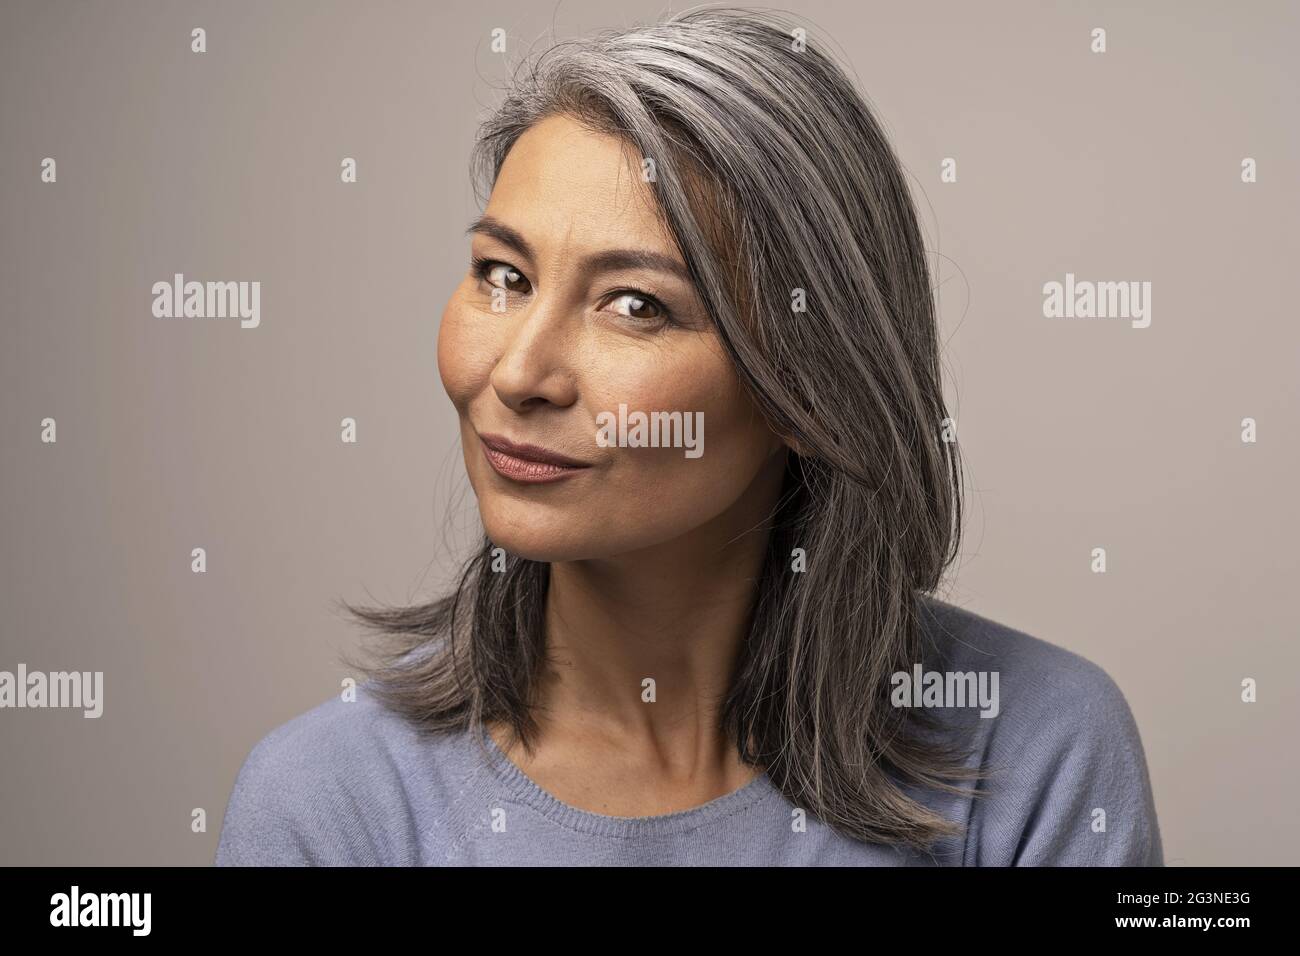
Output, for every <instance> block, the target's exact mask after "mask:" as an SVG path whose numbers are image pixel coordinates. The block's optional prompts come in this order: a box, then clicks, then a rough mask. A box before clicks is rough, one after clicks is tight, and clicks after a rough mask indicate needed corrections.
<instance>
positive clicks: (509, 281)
mask: <svg viewBox="0 0 1300 956" xmlns="http://www.w3.org/2000/svg"><path fill="white" fill-rule="evenodd" d="M474 274H475V275H477V276H478V277H479V278H480V279H483V280H484V281H486V282H487V284H488V285H490V286H494V287H495V288H498V289H503V290H505V291H506V292H521V293H522V292H528V291H529V289H530V286H529V285H528V280H527V279H526V278H524V274H523V273H522V272H520V271H519V270H518V269H516V268H515V267H514V266H512V265H510V264H508V263H505V262H494V261H492V260H490V259H477V260H475V262H474Z"/></svg>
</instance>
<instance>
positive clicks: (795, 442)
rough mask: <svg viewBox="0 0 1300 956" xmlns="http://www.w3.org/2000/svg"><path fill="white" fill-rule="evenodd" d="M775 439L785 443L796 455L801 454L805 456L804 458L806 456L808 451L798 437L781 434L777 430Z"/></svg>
mask: <svg viewBox="0 0 1300 956" xmlns="http://www.w3.org/2000/svg"><path fill="white" fill-rule="evenodd" d="M776 439H777V441H778V442H780V443H781V444H782V445H785V447H786V448H789V449H790V450H791V451H792V452H794V453H795V454H796V455H799V456H801V457H805V458H806V457H807V455H808V452H807V450H806V448H805V446H804V444H803V443H802V442H801V441H799V439H798V438H796V437H794V436H793V435H783V434H781V433H779V432H777V433H776Z"/></svg>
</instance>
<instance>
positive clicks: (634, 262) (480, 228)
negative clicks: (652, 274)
mask: <svg viewBox="0 0 1300 956" xmlns="http://www.w3.org/2000/svg"><path fill="white" fill-rule="evenodd" d="M465 233H466V235H469V234H471V233H479V234H480V235H484V236H491V237H492V238H493V239H496V240H497V241H498V242H501V243H503V244H505V245H507V246H509V247H510V248H511V249H514V250H515V251H516V252H518V253H519V254H520V255H521V256H524V257H525V258H526V259H528V260H529V261H531V262H536V261H537V256H536V255H534V253H533V247H532V246H530V245H529V244H528V240H527V239H525V238H524V237H523V236H522V235H521V234H520V233H519V231H518V230H516V229H513V228H511V227H510V226H507V225H506V224H505V223H504V222H502V221H501V220H499V219H494V218H493V217H492V216H486V215H484V216H480V217H478V218H477V219H475V220H474V221H473V222H472V223H470V224H469V228H468V229H466V230H465ZM577 267H578V269H579V270H580V271H581V272H586V273H600V272H615V271H618V270H620V269H652V270H655V271H657V272H666V273H668V274H669V275H671V276H675V277H676V278H678V279H680V280H682V281H683V282H690V281H691V274H690V272H688V271H687V269H686V266H685V264H684V263H682V262H681V261H680V260H679V259H677V258H675V257H673V256H668V255H664V254H663V253H661V252H651V251H649V250H646V249H605V250H603V251H601V252H593V253H591V254H590V255H588V256H585V257H583V258H582V259H581V260H580V261H579V262H578V263H577Z"/></svg>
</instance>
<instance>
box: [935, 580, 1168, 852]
mask: <svg viewBox="0 0 1300 956" xmlns="http://www.w3.org/2000/svg"><path fill="white" fill-rule="evenodd" d="M921 606H922V613H921V617H922V627H923V647H924V651H923V657H924V663H923V664H922V666H921V667H920V668H919V669H918V674H919V675H921V677H922V679H923V680H928V682H929V685H930V686H931V688H933V687H935V686H937V685H938V683H939V681H942V682H943V687H944V691H943V692H942V694H941V695H940V696H942V703H943V705H944V706H943V707H942V708H941V709H942V712H943V715H944V716H945V717H946V718H949V719H950V721H951V722H952V723H954V724H956V725H957V726H959V727H960V728H962V729H963V730H964V731H966V732H967V733H968V739H971V738H972V737H973V740H974V748H975V750H976V752H977V753H978V754H979V755H980V758H981V766H982V767H983V768H984V769H985V770H986V771H987V772H989V773H990V777H989V778H988V780H987V781H985V782H984V783H982V784H981V786H980V790H981V791H983V792H982V794H981V796H979V797H977V798H976V799H975V801H974V802H973V804H972V808H971V820H970V832H969V833H968V836H967V840H966V856H967V860H966V862H968V863H970V864H974V865H1011V864H1026V863H1028V864H1087V865H1106V864H1111V865H1115V864H1123V865H1161V864H1162V862H1163V861H1162V849H1161V840H1160V831H1159V827H1158V824H1157V821H1156V813H1155V805H1154V799H1153V793H1152V787H1151V781H1150V776H1149V772H1148V769H1147V765H1146V757H1145V752H1144V748H1143V745H1142V739H1141V735H1140V733H1139V731H1138V726H1137V722H1136V720H1135V718H1134V716H1133V711H1132V709H1131V707H1130V705H1129V702H1128V699H1127V698H1126V697H1125V695H1124V693H1123V691H1121V689H1120V687H1119V685H1118V684H1117V683H1116V682H1115V680H1114V679H1113V678H1112V677H1111V676H1110V674H1108V673H1107V672H1106V671H1105V670H1104V669H1103V668H1102V667H1100V666H1099V665H1097V664H1095V663H1094V662H1092V661H1091V660H1088V659H1087V658H1085V657H1083V656H1082V655H1080V654H1077V653H1075V652H1073V651H1070V650H1067V649H1066V648H1064V647H1061V646H1059V645H1056V644H1053V643H1051V642H1049V641H1047V640H1045V639H1043V638H1041V637H1037V636H1034V635H1031V634H1029V633H1026V632H1025V631H1023V630H1019V629H1017V628H1014V627H1011V626H1009V625H1006V624H1002V623H999V622H997V621H995V620H992V619H990V618H988V617H985V616H983V615H980V614H977V613H975V612H973V611H970V610H967V609H965V608H961V607H958V606H956V605H954V604H951V603H948V602H946V601H942V600H939V599H937V598H934V597H930V596H926V597H923V598H922V599H921ZM929 674H934V675H938V676H937V677H927V676H926V675H929ZM914 676H915V675H914ZM913 683H915V680H913ZM962 687H965V688H966V689H967V690H968V691H969V690H970V689H971V688H973V689H974V691H975V696H976V700H975V703H974V704H973V705H972V704H971V703H970V701H969V697H970V696H971V695H970V694H969V693H967V698H968V700H967V702H966V706H964V707H963V706H960V704H961V703H962V702H961V701H960V700H955V699H954V697H953V695H952V693H949V690H950V689H953V690H957V689H959V688H962Z"/></svg>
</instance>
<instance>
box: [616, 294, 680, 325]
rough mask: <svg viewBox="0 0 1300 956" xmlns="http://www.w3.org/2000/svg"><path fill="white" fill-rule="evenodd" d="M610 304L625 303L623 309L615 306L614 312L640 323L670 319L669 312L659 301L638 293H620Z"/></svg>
mask: <svg viewBox="0 0 1300 956" xmlns="http://www.w3.org/2000/svg"><path fill="white" fill-rule="evenodd" d="M610 303H611V304H614V303H624V305H623V307H622V308H619V307H618V306H615V309H614V311H616V312H617V313H618V314H619V315H624V316H627V317H628V318H629V319H636V320H638V321H640V322H660V321H663V320H664V319H666V318H668V310H667V309H665V308H664V307H663V306H662V305H661V304H660V303H659V300H658V299H655V298H652V297H651V296H648V295H642V294H640V293H638V292H623V293H620V294H618V295H617V296H615V297H614V298H613V299H611V300H610Z"/></svg>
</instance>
